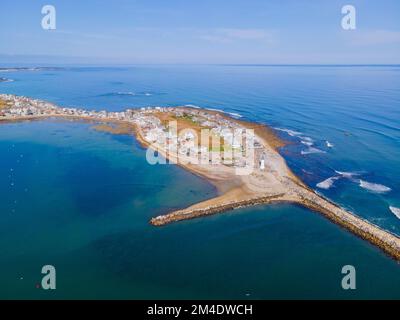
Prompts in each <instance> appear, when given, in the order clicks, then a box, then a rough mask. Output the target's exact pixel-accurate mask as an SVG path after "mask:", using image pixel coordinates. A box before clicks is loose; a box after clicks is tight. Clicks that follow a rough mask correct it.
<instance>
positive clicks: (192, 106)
mask: <svg viewBox="0 0 400 320" xmlns="http://www.w3.org/2000/svg"><path fill="white" fill-rule="evenodd" d="M185 107H188V108H194V109H201V108H200V107H199V106H196V105H194V104H185Z"/></svg>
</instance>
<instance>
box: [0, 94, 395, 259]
mask: <svg viewBox="0 0 400 320" xmlns="http://www.w3.org/2000/svg"><path fill="white" fill-rule="evenodd" d="M16 99H17V98H16ZM26 99H27V98H26ZM28 101H29V100H28ZM33 101H35V100H33ZM0 102H1V96H0ZM3 105H4V103H3ZM6 105H8V104H6ZM52 106H54V105H52ZM3 108H4V106H3ZM164 109H166V111H164V114H161V115H160V114H159V113H158V112H156V111H154V112H152V114H151V116H152V117H155V118H157V117H159V119H163V118H162V117H164V116H168V117H169V116H170V115H171V113H172V111H171V110H174V111H176V110H178V111H179V112H189V111H188V110H191V109H190V108H189V107H175V108H170V109H168V108H164ZM0 110H1V108H0ZM60 110H61V109H60ZM196 110H199V109H196ZM57 111H59V110H58V109H57ZM190 112H192V111H190ZM200 112H204V113H205V114H206V115H208V114H213V115H218V116H217V117H218V119H226V121H229V122H231V123H234V124H238V125H240V126H242V127H245V128H249V129H250V128H253V129H255V130H254V131H255V133H256V137H257V138H258V139H259V141H260V143H261V145H262V148H263V149H262V150H263V155H264V154H266V155H267V158H268V160H269V163H268V168H267V170H260V169H258V168H256V169H255V170H254V172H252V173H251V174H250V175H248V176H238V175H234V174H233V171H232V170H233V169H232V168H230V167H228V166H225V165H222V164H217V165H214V164H212V165H208V164H207V165H204V164H191V163H183V162H180V161H178V160H179V158H178V157H176V158H174V156H175V155H173V154H170V152H169V151H168V149H166V148H165V147H162V146H160V145H157V144H154V143H153V144H152V143H150V142H149V141H148V140H147V139H146V135H145V131H144V128H145V127H143V126H141V125H140V122H132V121H130V120H126V119H112V118H96V117H94V116H84V115H70V114H65V113H63V114H48V115H32V116H22V115H21V116H17V117H8V118H7V117H1V116H0V123H7V122H18V121H25V120H42V119H43V120H44V119H49V118H58V119H60V118H61V119H70V120H83V121H89V122H92V123H96V126H94V127H92V128H93V129H94V130H99V131H105V132H110V133H112V134H132V135H134V136H135V138H136V140H137V141H138V142H139V144H140V145H141V146H143V147H144V148H150V149H153V150H156V151H157V152H158V153H160V154H161V155H162V156H163V157H164V158H165V159H167V160H169V161H171V160H176V162H173V163H175V164H177V165H179V166H181V167H182V168H184V169H185V170H188V171H190V172H191V173H193V174H195V175H198V176H200V177H202V178H203V179H206V180H207V181H208V182H210V183H211V184H212V185H214V186H215V187H216V188H217V190H218V195H217V196H216V197H214V198H211V199H208V200H205V201H202V202H199V203H196V204H193V205H191V206H189V207H187V208H184V209H180V210H176V211H173V212H169V213H167V214H164V215H160V216H157V217H153V218H152V219H151V220H150V224H152V225H154V226H163V225H167V224H169V223H173V222H177V221H182V220H188V219H194V218H198V217H205V216H209V215H213V214H218V213H222V212H226V211H230V210H234V209H238V208H243V207H249V206H254V205H263V204H272V203H283V202H285V203H293V204H297V205H300V206H303V207H305V208H307V209H310V210H312V211H313V212H318V213H320V214H322V215H323V216H324V217H325V218H327V219H329V220H330V221H332V222H334V223H335V224H337V225H339V226H341V227H343V228H345V229H346V230H348V231H350V232H352V233H353V234H355V235H356V236H358V237H360V238H362V239H364V240H366V241H368V242H369V243H371V244H373V245H375V246H377V247H378V248H380V249H381V250H382V251H384V252H385V253H386V254H388V255H390V256H391V257H393V258H395V259H396V260H400V237H399V236H397V235H394V234H392V233H390V232H389V231H386V230H384V229H382V228H380V227H378V226H376V225H375V224H373V223H371V222H369V221H367V220H364V219H362V218H360V217H358V216H357V215H355V214H354V213H352V212H349V211H346V210H345V209H343V208H341V207H340V206H338V205H337V204H335V203H333V202H332V201H331V200H329V199H326V198H325V197H323V196H321V195H318V194H317V193H316V192H315V191H314V190H312V189H311V188H310V187H308V186H306V185H305V184H304V183H303V182H302V181H301V180H300V179H299V178H298V177H297V176H296V175H295V174H294V173H293V172H292V171H291V170H290V168H288V166H287V164H286V161H285V160H284V159H283V157H282V156H281V155H280V154H279V153H278V151H277V150H278V148H279V147H281V146H283V145H284V141H283V140H282V139H280V138H279V137H277V136H276V134H275V133H274V132H273V130H272V129H271V128H269V127H267V126H264V125H261V124H257V123H251V122H247V121H243V120H237V119H233V118H232V117H230V116H229V115H227V114H223V113H221V112H219V111H209V110H206V111H202V109H200ZM193 113H194V111H193ZM137 114H139V116H142V114H141V113H140V112H139V111H138V112H137ZM137 114H136V115H137ZM143 115H145V113H143ZM221 121H222V120H221ZM138 123H139V124H138ZM177 155H178V154H177Z"/></svg>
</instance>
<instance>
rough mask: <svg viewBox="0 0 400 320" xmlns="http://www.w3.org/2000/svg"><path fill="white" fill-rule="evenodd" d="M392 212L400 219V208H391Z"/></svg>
mask: <svg viewBox="0 0 400 320" xmlns="http://www.w3.org/2000/svg"><path fill="white" fill-rule="evenodd" d="M389 209H390V211H392V213H393V214H394V215H395V216H396V217H397V218H399V219H400V208H396V207H392V206H390V207H389Z"/></svg>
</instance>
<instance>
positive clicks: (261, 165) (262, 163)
mask: <svg viewBox="0 0 400 320" xmlns="http://www.w3.org/2000/svg"><path fill="white" fill-rule="evenodd" d="M260 170H262V171H264V170H265V157H264V154H263V155H262V156H261V158H260Z"/></svg>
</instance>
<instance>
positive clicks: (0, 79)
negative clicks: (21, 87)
mask: <svg viewBox="0 0 400 320" xmlns="http://www.w3.org/2000/svg"><path fill="white" fill-rule="evenodd" d="M0 82H14V80H12V79H7V78H0Z"/></svg>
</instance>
